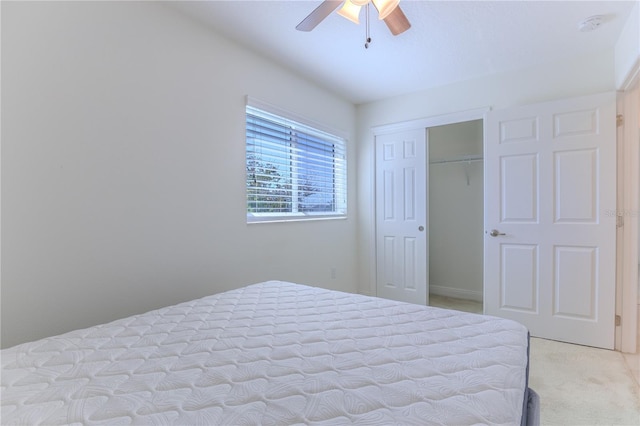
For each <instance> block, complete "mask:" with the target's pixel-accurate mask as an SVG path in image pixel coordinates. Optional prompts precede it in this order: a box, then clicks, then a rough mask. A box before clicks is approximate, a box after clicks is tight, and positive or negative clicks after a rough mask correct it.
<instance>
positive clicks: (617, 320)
mask: <svg viewBox="0 0 640 426" xmlns="http://www.w3.org/2000/svg"><path fill="white" fill-rule="evenodd" d="M620 324H622V318H621V317H620V315H616V327H619V326H620Z"/></svg>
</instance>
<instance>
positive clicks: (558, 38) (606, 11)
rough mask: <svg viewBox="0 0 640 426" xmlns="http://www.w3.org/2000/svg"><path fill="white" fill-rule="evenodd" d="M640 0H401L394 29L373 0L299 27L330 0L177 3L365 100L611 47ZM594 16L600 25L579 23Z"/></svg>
mask: <svg viewBox="0 0 640 426" xmlns="http://www.w3.org/2000/svg"><path fill="white" fill-rule="evenodd" d="M636 1H637V0H624V1H610V0H587V1H576V0H570V1H558V0H544V1H532V0H518V1H504V0H501V1H487V0H473V1H456V0H448V1H442V0H440V1H435V0H402V1H401V2H400V5H401V7H402V9H403V11H404V13H405V15H406V16H407V18H408V19H409V21H410V22H411V24H412V27H411V28H410V29H409V30H408V31H406V32H405V33H403V34H401V35H399V36H396V37H394V36H392V35H391V33H390V32H389V31H388V29H387V27H386V26H385V25H384V23H383V22H382V21H378V19H377V16H374V15H375V9H373V8H372V9H371V13H372V16H371V29H370V32H371V37H372V43H371V45H370V47H369V48H368V49H365V48H364V39H365V25H364V21H365V18H364V16H365V11H364V9H363V11H362V13H361V15H360V22H361V23H360V25H356V24H354V23H352V22H350V21H348V20H346V19H344V18H343V17H341V16H339V15H338V14H337V13H335V12H334V13H332V14H331V15H329V17H327V18H326V19H325V20H324V21H323V22H322V23H320V25H318V26H317V27H316V28H315V29H314V30H313V31H312V32H308V33H306V32H300V31H297V30H296V29H295V27H296V25H297V24H298V23H299V22H300V21H302V19H304V18H305V17H306V16H307V15H308V14H309V13H310V12H311V11H312V10H313V9H314V8H315V7H316V6H318V5H319V4H320V3H321V0H289V1H270V0H255V1H244V0H234V1H181V2H177V3H172V4H170V6H171V7H174V8H177V9H178V10H180V11H182V12H184V13H186V14H188V15H191V16H193V17H194V18H196V19H198V20H202V21H204V22H205V23H206V24H207V25H209V26H210V27H211V28H212V29H214V30H215V31H217V32H219V33H222V34H223V35H225V36H227V37H228V38H230V39H232V40H235V41H236V42H238V43H240V44H242V45H245V46H246V47H248V48H250V49H252V50H255V51H259V52H261V54H263V55H265V56H267V57H269V58H271V59H273V60H274V61H276V62H278V63H280V64H282V65H284V66H286V67H288V68H290V69H293V70H295V71H296V72H298V73H301V74H303V75H306V76H307V78H309V79H310V80H312V81H314V82H316V83H317V84H319V85H321V86H323V87H326V88H328V89H329V90H331V91H334V92H336V93H339V94H341V95H342V96H343V97H345V98H346V99H348V100H350V101H352V102H353V103H356V104H359V103H363V102H369V101H373V100H378V99H384V98H388V97H391V96H396V95H400V94H404V93H411V92H415V91H419V90H424V89H428V88H430V87H436V86H442V85H446V84H449V83H453V82H456V81H462V80H468V79H472V78H476V77H478V76H482V75H487V74H493V73H497V72H501V71H508V70H514V69H520V68H527V67H530V66H533V65H536V64H539V63H543V62H547V61H556V60H559V59H561V58H564V57H567V56H573V55H576V56H577V55H583V54H588V53H590V52H598V51H600V50H603V49H607V48H612V47H613V46H614V45H615V42H616V40H617V39H618V36H619V34H620V32H621V30H622V28H623V26H624V23H625V22H626V19H627V17H628V16H629V13H630V11H631V9H632V8H633V6H634V3H635V2H636ZM593 15H603V23H602V25H600V27H599V28H598V29H597V30H595V31H592V32H581V31H579V30H578V24H579V23H580V22H581V21H583V20H585V19H586V18H588V17H590V16H593Z"/></svg>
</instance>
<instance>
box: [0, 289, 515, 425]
mask: <svg viewBox="0 0 640 426" xmlns="http://www.w3.org/2000/svg"><path fill="white" fill-rule="evenodd" d="M527 347H528V336H527V330H526V329H525V328H524V327H523V326H521V325H519V324H517V323H515V322H513V321H509V320H504V319H499V318H494V317H488V316H482V315H474V314H467V313H461V312H456V311H450V310H444V309H438V308H430V307H425V306H419V305H413V304H405V303H400V302H395V301H391V300H385V299H379V298H373V297H367V296H362V295H354V294H347V293H341V292H333V291H329V290H323V289H318V288H313V287H308V286H302V285H298V284H292V283H284V282H276V281H271V282H266V283H260V284H255V285H252V286H248V287H244V288H241V289H238V290H233V291H229V292H225V293H221V294H216V295H213V296H209V297H205V298H202V299H198V300H193V301H191V302H187V303H182V304H179V305H176V306H171V307H167V308H164V309H159V310H156V311H152V312H148V313H146V314H143V315H137V316H133V317H129V318H125V319H122V320H118V321H115V322H112V323H109V324H105V325H101V326H96V327H92V328H88V329H85V330H78V331H74V332H70V333H67V334H63V335H60V336H56V337H51V338H46V339H42V340H38V341H35V342H31V343H26V344H23V345H19V346H15V347H13V348H9V349H5V350H3V351H2V352H1V357H2V360H1V362H2V380H1V381H2V385H1V388H0V391H1V400H2V411H1V415H2V419H1V421H0V423H1V424H3V425H11V424H29V425H33V424H74V423H75V424H87V425H91V424H145V425H150V424H181V425H186V424H189V425H191V424H207V425H223V424H232V425H241V424H252V425H256V424H260V425H272V424H273V425H275V424H278V425H282V424H345V423H353V422H357V423H358V424H376V425H379V424H391V423H402V424H441V425H470V424H491V425H499V424H502V425H518V424H520V423H521V416H522V408H523V400H524V398H525V391H526V386H527V362H528V360H527V358H528V357H527Z"/></svg>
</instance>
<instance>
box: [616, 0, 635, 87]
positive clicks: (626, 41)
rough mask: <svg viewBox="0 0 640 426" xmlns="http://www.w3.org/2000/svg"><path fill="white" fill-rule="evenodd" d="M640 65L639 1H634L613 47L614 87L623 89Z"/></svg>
mask: <svg viewBox="0 0 640 426" xmlns="http://www.w3.org/2000/svg"><path fill="white" fill-rule="evenodd" d="M639 66H640V3H638V2H636V4H635V6H634V7H633V9H632V11H631V13H630V14H629V17H628V18H627V22H626V23H625V25H624V28H623V29H622V32H621V34H620V37H619V38H618V41H617V43H616V47H615V71H616V88H618V89H623V88H624V85H625V83H628V82H629V80H630V78H631V77H632V75H631V74H632V73H633V72H634V71H636V70H637V69H638V67H639Z"/></svg>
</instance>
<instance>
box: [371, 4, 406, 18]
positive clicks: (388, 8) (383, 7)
mask: <svg viewBox="0 0 640 426" xmlns="http://www.w3.org/2000/svg"><path fill="white" fill-rule="evenodd" d="M371 1H373V5H374V6H375V7H376V9H378V19H380V20H382V19H384V18H386V17H387V16H389V15H390V14H391V12H393V11H394V9H395V8H396V7H397V6H398V4H399V3H400V0H371Z"/></svg>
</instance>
